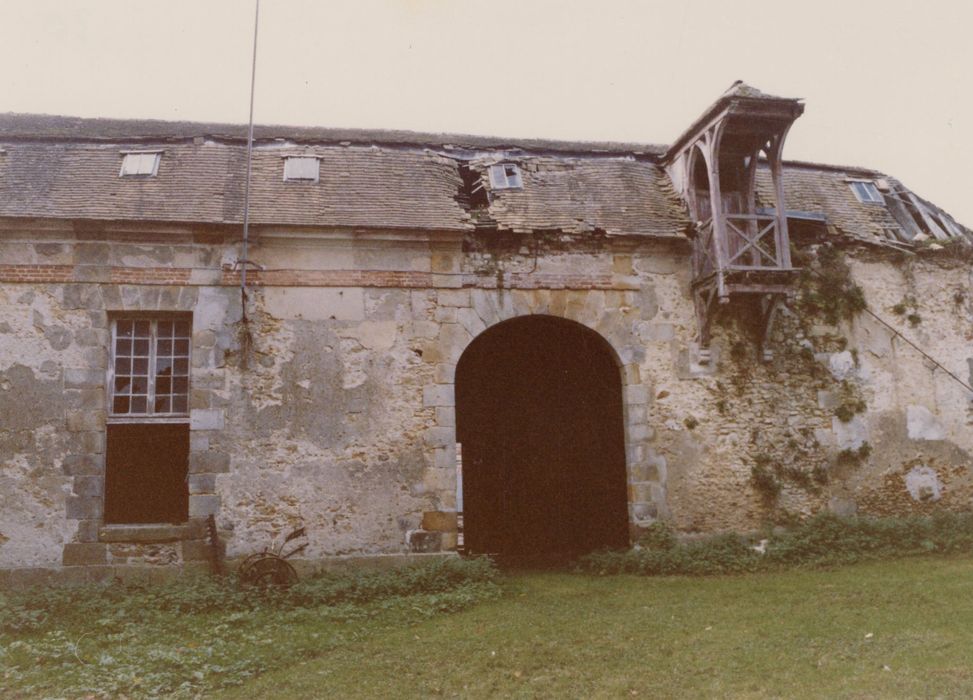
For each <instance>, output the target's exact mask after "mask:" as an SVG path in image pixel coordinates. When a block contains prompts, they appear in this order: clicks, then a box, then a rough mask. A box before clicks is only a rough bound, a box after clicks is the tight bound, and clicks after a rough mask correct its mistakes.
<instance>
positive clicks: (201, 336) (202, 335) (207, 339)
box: [193, 330, 216, 348]
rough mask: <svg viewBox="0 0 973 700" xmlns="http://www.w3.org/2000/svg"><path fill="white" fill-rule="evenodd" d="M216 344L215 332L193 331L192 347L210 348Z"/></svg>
mask: <svg viewBox="0 0 973 700" xmlns="http://www.w3.org/2000/svg"><path fill="white" fill-rule="evenodd" d="M214 345H216V333H214V332H213V331H211V330H201V331H196V332H195V333H193V347H194V348H211V347H213V346H214Z"/></svg>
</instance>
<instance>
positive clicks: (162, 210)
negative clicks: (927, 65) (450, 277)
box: [0, 86, 973, 245]
mask: <svg viewBox="0 0 973 700" xmlns="http://www.w3.org/2000/svg"><path fill="white" fill-rule="evenodd" d="M735 87H736V86H735ZM743 87H747V86H743ZM739 89H743V88H738V90H739ZM254 133H255V147H254V155H253V179H252V189H251V209H250V220H251V222H252V223H253V224H255V225H288V226H306V227H324V228H356V229H358V228H375V229H425V230H439V231H470V230H474V229H475V228H495V229H498V230H508V231H515V232H530V231H537V230H561V231H564V232H568V233H588V232H599V233H603V234H605V235H610V236H636V237H652V238H667V237H681V236H683V235H684V234H685V233H686V232H687V231H688V230H689V229H690V228H691V227H692V221H691V220H690V217H689V215H688V212H687V210H686V207H685V205H684V203H683V202H682V201H681V199H680V198H679V196H678V195H677V194H676V191H675V189H674V188H673V186H672V183H671V182H670V181H669V178H668V176H667V175H666V172H665V169H664V168H663V167H662V161H663V158H664V156H665V154H666V152H667V149H666V147H664V146H658V145H639V144H623V143H586V142H566V141H544V140H536V139H526V140H516V139H503V138H494V137H482V136H462V135H449V134H420V133H412V132H403V131H376V130H352V129H318V128H306V127H283V126H257V127H255V129H254ZM131 150H153V151H161V158H160V161H159V166H158V171H157V173H156V174H155V175H154V176H151V177H121V176H120V174H119V173H120V170H119V167H120V164H121V160H122V158H123V155H124V153H125V152H126V151H131ZM292 156H305V157H313V158H315V159H317V161H318V162H319V164H320V166H319V167H320V175H319V177H318V178H317V179H316V180H314V181H313V182H307V181H302V182H290V181H286V180H285V179H284V177H283V167H284V166H283V162H284V160H285V158H287V157H292ZM504 163H506V164H511V165H515V166H517V168H518V171H519V173H518V177H519V181H518V185H519V186H517V187H497V186H496V183H494V182H492V181H491V178H490V177H489V169H490V167H491V166H492V165H496V164H504ZM245 172H246V126H245V125H238V124H209V123H192V122H164V121H150V120H115V119H83V118H76V117H60V116H48V115H28V114H0V217H16V218H56V219H89V220H102V221H133V222H139V221H145V222H174V223H200V224H223V225H238V224H239V223H240V222H242V219H243V190H244V178H245ZM854 181H869V182H874V183H878V185H879V186H880V188H881V192H882V200H883V201H881V202H863V201H861V200H860V199H859V198H858V197H856V195H855V193H854V191H853V189H852V187H851V183H852V182H854ZM784 184H785V199H786V205H787V209H788V213H789V216H791V215H792V216H794V217H797V218H808V219H812V220H816V221H819V222H821V223H823V224H825V225H826V226H827V230H828V232H829V233H830V234H831V235H835V236H841V237H848V238H851V239H855V240H858V241H863V242H869V243H877V244H890V243H891V244H896V245H902V244H908V243H909V242H911V241H913V240H914V239H916V238H917V236H918V237H919V238H920V239H921V238H924V237H931V238H955V237H965V238H968V239H971V240H973V232H971V231H970V230H969V229H967V228H966V227H964V226H961V225H960V224H959V223H957V222H956V221H955V220H954V219H953V218H952V217H950V216H949V215H948V214H946V213H945V212H944V211H942V210H941V209H939V208H938V207H935V206H934V205H932V204H930V203H929V202H928V201H926V200H923V199H921V198H919V197H917V196H915V195H914V194H913V193H912V192H910V191H909V190H908V189H906V188H905V187H904V186H903V185H902V184H901V183H900V182H899V181H898V180H895V179H894V178H891V177H889V176H886V175H884V174H882V173H878V172H875V171H871V170H866V169H861V168H837V167H833V166H826V165H817V164H810V163H786V164H785V181H784ZM758 198H759V200H760V204H761V205H763V206H773V205H774V201H773V200H774V197H773V191H772V188H771V187H770V186H769V176H768V174H767V173H761V174H760V175H759V176H758Z"/></svg>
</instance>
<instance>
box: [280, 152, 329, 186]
mask: <svg viewBox="0 0 973 700" xmlns="http://www.w3.org/2000/svg"><path fill="white" fill-rule="evenodd" d="M320 172H321V162H320V160H319V159H318V158H317V156H287V157H285V158H284V179H285V180H303V181H305V182H317V181H318V178H319V177H320Z"/></svg>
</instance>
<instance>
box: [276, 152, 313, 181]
mask: <svg viewBox="0 0 973 700" xmlns="http://www.w3.org/2000/svg"><path fill="white" fill-rule="evenodd" d="M283 158H284V182H320V181H321V156H316V155H313V154H312V155H288V156H283ZM299 160H302V161H313V162H314V177H288V174H287V171H288V164H289V163H291V162H292V161H299Z"/></svg>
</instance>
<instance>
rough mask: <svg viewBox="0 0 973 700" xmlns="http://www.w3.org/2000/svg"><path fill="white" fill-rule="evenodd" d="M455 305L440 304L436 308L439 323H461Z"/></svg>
mask: <svg viewBox="0 0 973 700" xmlns="http://www.w3.org/2000/svg"><path fill="white" fill-rule="evenodd" d="M458 311H459V309H457V308H456V307H455V306H440V307H438V308H437V309H436V320H437V321H438V322H439V323H459V319H458V317H457V312H458Z"/></svg>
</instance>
